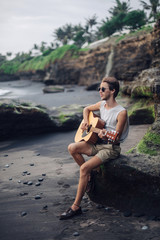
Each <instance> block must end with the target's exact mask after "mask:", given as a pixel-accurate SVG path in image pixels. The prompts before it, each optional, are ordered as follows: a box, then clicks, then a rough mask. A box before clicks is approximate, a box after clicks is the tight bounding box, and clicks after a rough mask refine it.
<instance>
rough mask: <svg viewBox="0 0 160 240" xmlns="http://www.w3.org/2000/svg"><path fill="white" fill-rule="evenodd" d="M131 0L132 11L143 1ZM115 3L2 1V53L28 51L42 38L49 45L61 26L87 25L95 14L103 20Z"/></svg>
mask: <svg viewBox="0 0 160 240" xmlns="http://www.w3.org/2000/svg"><path fill="white" fill-rule="evenodd" d="M122 1H125V0H122ZM130 2H131V7H132V9H133V10H134V9H142V6H141V5H140V0H130ZM146 2H148V0H146ZM113 6H115V1H114V0H0V53H1V54H6V52H12V53H17V52H22V51H24V52H27V51H29V50H31V49H32V47H33V45H34V44H35V43H36V44H38V45H40V43H41V42H42V41H45V42H47V43H48V44H50V42H53V36H52V34H53V32H54V30H55V29H57V28H58V27H61V26H63V25H65V24H66V23H72V24H73V25H75V24H79V23H81V24H82V25H84V23H85V19H86V18H90V17H92V16H93V15H94V14H96V16H97V17H98V18H97V20H98V21H99V22H100V21H101V20H102V19H105V18H106V17H107V16H108V17H109V13H108V10H109V9H110V8H111V7H113Z"/></svg>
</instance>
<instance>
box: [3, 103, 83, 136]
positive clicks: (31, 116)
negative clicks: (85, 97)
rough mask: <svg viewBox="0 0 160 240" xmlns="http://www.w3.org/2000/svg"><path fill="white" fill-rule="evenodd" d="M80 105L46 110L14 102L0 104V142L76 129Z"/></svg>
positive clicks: (80, 115) (79, 119)
mask: <svg viewBox="0 0 160 240" xmlns="http://www.w3.org/2000/svg"><path fill="white" fill-rule="evenodd" d="M82 110H83V106H81V105H70V106H62V107H58V108H52V109H47V108H46V107H44V106H40V105H34V104H33V103H24V102H18V101H16V100H7V99H6V100H5V99H4V100H1V102H0V133H1V134H0V140H5V139H10V138H17V137H20V136H21V137H24V136H29V135H37V134H42V133H47V132H50V133H51V132H53V133H54V132H57V131H68V130H73V129H77V128H78V126H79V124H80V122H81V120H82Z"/></svg>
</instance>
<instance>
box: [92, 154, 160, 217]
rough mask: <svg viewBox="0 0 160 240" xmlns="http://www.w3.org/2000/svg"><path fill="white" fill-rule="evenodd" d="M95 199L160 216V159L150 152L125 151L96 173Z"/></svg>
mask: <svg viewBox="0 0 160 240" xmlns="http://www.w3.org/2000/svg"><path fill="white" fill-rule="evenodd" d="M94 175H95V177H94V179H95V188H94V190H93V191H92V192H90V193H89V196H90V198H91V200H93V201H95V202H97V203H100V204H103V205H106V206H109V207H115V208H116V209H118V210H121V211H123V212H132V213H133V214H146V215H150V216H160V204H159V201H160V162H159V159H158V158H157V157H152V158H151V157H148V156H146V155H138V154H136V155H135V154H132V155H128V156H126V155H121V157H120V158H118V159H116V160H111V161H109V162H108V163H106V164H105V165H102V167H101V171H100V172H99V173H95V174H94Z"/></svg>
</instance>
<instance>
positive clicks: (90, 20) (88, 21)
mask: <svg viewBox="0 0 160 240" xmlns="http://www.w3.org/2000/svg"><path fill="white" fill-rule="evenodd" d="M96 24H97V16H96V15H93V17H92V18H88V19H86V26H88V29H89V28H90V29H92V27H93V26H94V25H96Z"/></svg>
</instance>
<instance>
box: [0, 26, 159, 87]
mask: <svg viewBox="0 0 160 240" xmlns="http://www.w3.org/2000/svg"><path fill="white" fill-rule="evenodd" d="M157 26H158V25H157ZM157 26H156V27H157ZM122 38H123V39H122ZM157 41H158V36H157V30H156V28H155V29H154V30H153V31H152V32H149V33H147V32H145V33H143V34H142V32H141V34H140V33H137V34H134V35H133V34H129V35H126V36H122V37H112V38H110V39H109V40H106V42H105V43H103V44H102V45H100V46H99V47H97V48H92V49H90V50H88V51H78V50H77V49H76V48H75V47H71V46H70V47H68V46H66V47H65V46H64V47H62V48H65V51H64V49H63V51H62V50H61V49H59V50H55V51H53V53H51V54H50V56H49V57H45V56H44V57H43V56H42V57H37V58H35V59H31V60H29V61H26V62H24V63H23V64H22V65H21V66H19V67H17V72H15V73H14V74H15V75H11V77H12V78H20V79H29V80H34V81H44V82H45V83H46V84H69V83H71V84H79V85H90V84H92V83H95V82H97V81H100V80H101V78H102V77H104V76H105V75H106V73H107V74H109V75H112V76H115V77H117V78H118V79H119V80H120V81H125V82H127V81H133V80H134V77H136V76H138V74H139V73H140V72H141V71H142V70H145V69H148V68H150V67H151V64H153V62H156V60H155V54H156V53H155V45H156V44H157ZM62 52H63V54H62ZM58 56H60V57H58ZM47 58H48V61H47ZM36 61H39V65H38V66H36V67H34V65H35V62H36ZM27 66H28V67H27ZM8 67H10V66H8ZM4 79H9V76H8V75H4V73H2V72H1V73H0V81H2V80H4Z"/></svg>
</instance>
